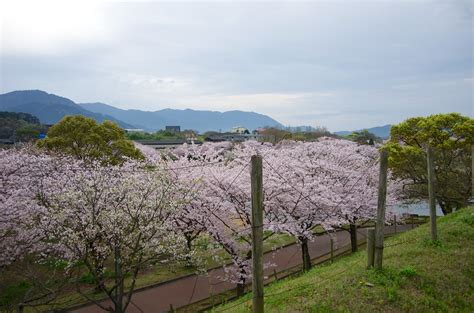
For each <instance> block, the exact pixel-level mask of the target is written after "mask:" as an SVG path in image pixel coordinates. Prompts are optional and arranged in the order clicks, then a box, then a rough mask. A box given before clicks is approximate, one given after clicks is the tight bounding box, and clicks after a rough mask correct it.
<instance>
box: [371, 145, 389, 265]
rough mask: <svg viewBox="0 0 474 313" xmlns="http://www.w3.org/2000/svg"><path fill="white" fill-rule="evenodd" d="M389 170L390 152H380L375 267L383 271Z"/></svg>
mask: <svg viewBox="0 0 474 313" xmlns="http://www.w3.org/2000/svg"><path fill="white" fill-rule="evenodd" d="M387 170H388V151H387V150H382V151H381V152H380V172H379V192H378V201H377V220H376V223H375V253H374V266H375V268H376V269H378V270H380V269H382V258H383V236H384V230H383V229H384V226H385V200H386V198H387Z"/></svg>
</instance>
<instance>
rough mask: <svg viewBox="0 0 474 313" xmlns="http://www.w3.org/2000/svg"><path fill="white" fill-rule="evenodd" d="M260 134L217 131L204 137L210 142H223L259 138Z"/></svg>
mask: <svg viewBox="0 0 474 313" xmlns="http://www.w3.org/2000/svg"><path fill="white" fill-rule="evenodd" d="M259 138H260V135H259V134H239V133H217V134H211V135H209V136H207V137H206V138H204V141H210V142H222V141H232V142H242V141H247V140H259Z"/></svg>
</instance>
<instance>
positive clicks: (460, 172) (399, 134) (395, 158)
mask: <svg viewBox="0 0 474 313" xmlns="http://www.w3.org/2000/svg"><path fill="white" fill-rule="evenodd" d="M390 137H391V138H390V141H389V142H388V143H387V144H386V147H387V149H388V150H389V152H390V158H389V166H390V168H391V170H392V172H393V174H394V175H395V176H396V177H398V178H402V179H405V181H406V184H405V186H404V189H403V190H404V194H405V196H406V197H407V198H410V199H426V198H427V197H428V191H427V167H426V147H427V146H428V145H429V146H431V147H433V150H434V159H435V177H436V181H435V190H436V200H437V202H438V204H439V206H440V207H441V209H442V210H443V213H444V214H448V213H451V212H452V211H453V209H454V208H456V209H457V208H461V207H463V206H466V205H467V203H468V200H469V198H470V197H471V192H472V191H471V186H472V149H473V148H472V145H473V144H474V119H472V118H469V117H466V116H462V115H461V114H458V113H450V114H437V115H431V116H428V117H414V118H410V119H408V120H406V121H404V122H402V123H400V124H398V125H394V126H392V128H391V130H390Z"/></svg>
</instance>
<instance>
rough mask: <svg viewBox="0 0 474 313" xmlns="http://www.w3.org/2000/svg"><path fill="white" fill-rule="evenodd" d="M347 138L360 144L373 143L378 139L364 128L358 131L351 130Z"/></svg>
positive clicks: (378, 139)
mask: <svg viewBox="0 0 474 313" xmlns="http://www.w3.org/2000/svg"><path fill="white" fill-rule="evenodd" d="M347 138H348V139H349V140H352V141H355V142H357V143H358V144H361V145H372V146H373V145H374V144H375V142H376V141H380V138H379V137H377V136H375V135H374V134H372V133H371V132H369V131H368V130H367V129H364V130H363V131H360V132H352V134H349V135H347Z"/></svg>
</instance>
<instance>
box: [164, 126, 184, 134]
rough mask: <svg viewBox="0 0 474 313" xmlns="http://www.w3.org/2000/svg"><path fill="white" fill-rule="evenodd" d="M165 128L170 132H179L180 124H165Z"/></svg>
mask: <svg viewBox="0 0 474 313" xmlns="http://www.w3.org/2000/svg"><path fill="white" fill-rule="evenodd" d="M165 130H166V131H168V132H171V133H179V132H181V126H165Z"/></svg>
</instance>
